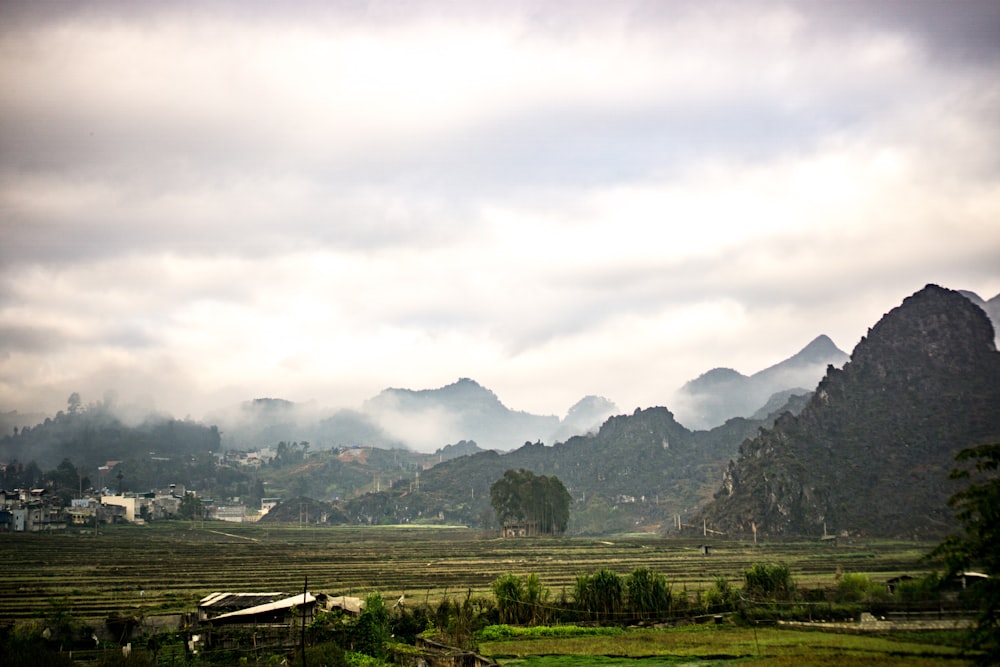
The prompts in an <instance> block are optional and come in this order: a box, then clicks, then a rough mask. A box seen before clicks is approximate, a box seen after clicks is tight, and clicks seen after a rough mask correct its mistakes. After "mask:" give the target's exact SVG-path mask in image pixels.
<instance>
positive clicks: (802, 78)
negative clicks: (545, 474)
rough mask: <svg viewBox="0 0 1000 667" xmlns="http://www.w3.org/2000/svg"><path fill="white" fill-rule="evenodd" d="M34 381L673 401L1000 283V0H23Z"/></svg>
mask: <svg viewBox="0 0 1000 667" xmlns="http://www.w3.org/2000/svg"><path fill="white" fill-rule="evenodd" d="M0 85H2V90H3V93H2V95H0V411H9V410H18V411H22V412H23V411H29V412H39V411H40V412H45V413H50V414H51V413H54V412H55V411H56V410H59V409H64V408H65V407H66V401H67V397H68V396H69V394H70V393H72V392H79V393H80V395H81V397H82V398H83V401H84V403H87V402H90V401H97V400H101V399H102V397H103V396H104V395H105V394H106V392H108V391H113V392H114V393H116V394H117V396H118V397H119V400H120V401H125V402H130V403H135V404H141V405H148V406H150V407H154V408H156V409H157V410H160V411H165V412H168V413H170V414H173V415H175V416H178V417H185V416H187V417H192V418H194V419H199V418H201V417H203V416H204V415H206V414H209V413H211V412H212V411H213V410H216V409H218V408H220V407H226V406H232V405H235V404H238V403H240V402H242V401H246V400H249V399H252V398H256V397H280V398H285V399H288V400H292V401H296V402H311V403H313V404H315V405H320V406H330V407H331V408H333V407H358V406H360V404H361V403H362V402H363V401H364V400H366V399H368V398H370V397H372V396H374V395H375V394H377V393H378V392H379V391H381V390H382V389H384V388H386V387H403V388H411V389H425V388H436V387H440V386H444V385H446V384H450V383H452V382H454V381H456V380H457V379H458V378H460V377H470V378H473V379H475V380H476V381H477V382H479V383H480V384H482V385H483V386H485V387H488V388H489V389H491V390H492V391H494V392H495V393H496V394H497V395H498V397H499V398H500V400H501V401H503V403H504V404H505V405H507V406H508V407H510V408H512V409H515V410H524V411H527V412H532V413H536V414H555V415H564V414H565V413H566V411H567V410H568V409H569V408H570V406H572V405H573V404H574V403H575V402H576V401H577V400H579V399H580V398H582V397H583V396H585V395H591V394H596V395H600V396H605V397H607V398H609V399H611V400H612V401H614V402H615V403H616V404H617V405H618V406H619V407H620V408H621V409H622V411H623V412H631V411H632V410H633V409H634V408H636V407H651V406H658V405H667V406H668V407H669V405H670V400H671V396H672V394H673V392H674V391H676V390H677V389H678V388H679V387H680V386H681V385H683V383H684V382H686V381H687V380H690V379H692V378H695V377H697V376H698V375H700V374H701V373H703V372H705V371H707V370H709V369H711V368H714V367H729V368H734V369H736V370H739V371H740V372H743V373H745V374H751V373H754V372H756V371H758V370H761V369H763V368H765V367H767V366H770V365H772V364H774V363H777V362H779V361H781V360H782V359H785V358H787V357H789V356H791V355H792V354H794V353H795V352H797V351H798V350H799V349H801V348H802V347H804V346H805V345H806V344H808V343H809V342H810V341H811V340H812V339H813V338H815V337H816V336H818V335H820V334H826V335H828V336H830V337H831V338H832V339H833V340H834V342H835V343H836V344H837V345H838V346H839V347H840V348H841V349H843V350H845V351H847V352H850V351H851V349H852V348H853V347H854V345H855V344H856V343H857V342H858V340H859V339H860V338H861V336H863V335H865V334H866V332H867V329H868V328H869V327H870V326H872V325H874V323H875V322H876V321H877V320H878V319H879V318H880V317H881V316H882V314H884V313H885V312H887V311H888V310H890V309H891V308H893V307H895V306H897V305H899V303H900V302H901V301H902V299H903V298H905V297H906V296H908V295H910V294H912V293H914V292H916V291H918V290H919V289H921V288H922V287H923V286H924V285H925V284H927V283H936V284H940V285H943V286H945V287H951V288H954V289H967V290H971V291H974V292H977V293H978V294H979V295H980V296H981V297H983V298H984V299H989V298H990V297H992V296H994V295H996V294H997V293H1000V122H998V119H1000V3H998V2H992V1H978V0H977V1H974V2H961V1H959V2H949V3H944V2H939V3H938V2H921V1H919V0H915V1H912V2H879V3H868V2H837V3H833V2H815V3H808V2H794V3H791V2H790V3H784V2H711V1H710V2H690V3H688V2H630V1H628V0H626V1H623V2H614V3H608V2H604V1H603V0H602V1H593V2H572V1H569V2H566V1H560V2H532V1H527V2H517V1H513V2H503V3H496V2H434V1H428V2H397V1H385V2H363V1H360V0H359V1H353V2H315V3H310V2H300V3H277V2H275V3H265V2H253V1H250V2H237V1H235V0H233V1H232V2H221V1H214V2H213V1H212V0H208V1H207V2H190V3H184V2H177V3H132V2H128V3H116V2H106V3H92V2H85V1H84V2H74V3H35V2H16V1H5V2H3V3H0Z"/></svg>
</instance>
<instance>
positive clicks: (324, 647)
mask: <svg viewBox="0 0 1000 667" xmlns="http://www.w3.org/2000/svg"><path fill="white" fill-rule="evenodd" d="M301 664H303V661H302V656H301V654H297V655H296V656H295V659H294V660H293V661H292V665H301ZM305 664H307V665H311V666H312V667H348V666H349V665H350V664H351V663H350V662H349V661H348V658H347V653H345V652H344V649H342V648H341V647H340V646H338V645H337V644H336V643H334V642H322V643H320V644H316V645H314V646H309V647H306V660H305Z"/></svg>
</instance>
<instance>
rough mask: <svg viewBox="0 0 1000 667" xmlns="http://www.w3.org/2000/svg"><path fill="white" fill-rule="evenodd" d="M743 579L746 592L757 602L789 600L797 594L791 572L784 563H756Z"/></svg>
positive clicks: (744, 574)
mask: <svg viewBox="0 0 1000 667" xmlns="http://www.w3.org/2000/svg"><path fill="white" fill-rule="evenodd" d="M743 577H744V580H745V582H746V585H745V587H744V591H745V592H746V594H747V595H748V596H749V597H751V598H753V599H756V600H788V599H790V598H791V597H792V594H793V593H794V592H795V581H794V580H793V579H792V573H791V570H789V568H788V566H787V565H784V564H782V563H754V564H753V565H752V566H751V567H750V569H749V570H746V571H745V572H744V573H743Z"/></svg>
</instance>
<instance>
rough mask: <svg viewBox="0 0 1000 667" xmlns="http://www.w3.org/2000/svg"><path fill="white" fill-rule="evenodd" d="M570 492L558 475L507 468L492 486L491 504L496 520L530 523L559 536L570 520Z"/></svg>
mask: <svg viewBox="0 0 1000 667" xmlns="http://www.w3.org/2000/svg"><path fill="white" fill-rule="evenodd" d="M571 500H572V498H571V497H570V495H569V491H567V490H566V487H565V486H563V483H562V482H561V481H559V478H558V477H556V476H555V475H551V476H545V475H536V474H534V473H533V472H531V471H530V470H524V469H523V468H522V469H520V470H508V471H506V472H505V473H504V474H503V477H501V478H500V479H498V480H497V481H495V482H493V484H492V485H491V486H490V503H491V504H492V505H493V511H494V513H495V514H496V517H497V520H498V521H499V522H500V523H501V524H504V523H507V522H510V521H517V522H530V523H534V524H535V525H536V526H537V530H538V532H539V533H542V534H548V535H558V534H561V533H563V532H565V531H566V524H567V523H568V522H569V505H570V501H571Z"/></svg>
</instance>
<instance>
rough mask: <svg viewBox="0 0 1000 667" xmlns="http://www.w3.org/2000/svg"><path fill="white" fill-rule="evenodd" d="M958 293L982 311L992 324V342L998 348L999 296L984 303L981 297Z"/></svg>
mask: <svg viewBox="0 0 1000 667" xmlns="http://www.w3.org/2000/svg"><path fill="white" fill-rule="evenodd" d="M958 293H959V294H961V295H962V296H964V297H965V298H966V299H968V300H969V301H971V302H972V303H974V304H976V305H977V306H979V307H980V308H982V309H983V312H985V313H986V316H987V317H989V318H990V322H992V323H993V334H994V342H996V343H997V345H998V346H1000V294H997V295H996V296H995V297H993V298H992V299H990V300H989V301H984V300H983V299H982V297H980V296H979V295H978V294H976V293H975V292H970V291H968V290H958Z"/></svg>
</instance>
